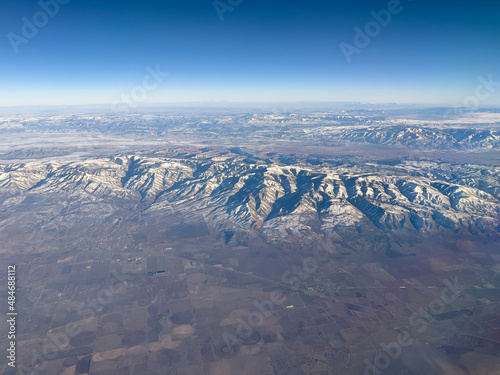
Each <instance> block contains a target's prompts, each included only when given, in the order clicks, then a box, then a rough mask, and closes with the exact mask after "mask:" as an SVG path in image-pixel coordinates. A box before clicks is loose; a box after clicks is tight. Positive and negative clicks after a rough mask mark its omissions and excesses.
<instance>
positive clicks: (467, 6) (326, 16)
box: [0, 0, 500, 105]
mask: <svg viewBox="0 0 500 375" xmlns="http://www.w3.org/2000/svg"><path fill="white" fill-rule="evenodd" d="M51 1H55V0H42V2H44V3H50V2H51ZM60 1H61V2H67V4H64V5H61V4H60V5H59V8H60V9H59V10H58V11H57V12H56V14H55V15H54V16H53V17H50V16H48V21H47V22H46V25H43V23H44V19H43V15H40V14H39V13H38V17H39V19H38V22H39V24H41V25H42V26H40V27H37V29H38V32H37V34H36V35H34V36H32V37H31V36H30V37H29V38H28V37H25V36H26V35H23V32H22V27H23V24H24V21H23V17H26V19H27V20H28V21H30V22H33V17H34V16H35V15H36V14H37V12H40V11H42V10H41V9H42V8H41V6H40V4H39V3H38V2H37V1H32V0H23V1H19V0H2V1H1V2H0V105H36V104H56V105H60V104H106V103H112V102H113V101H116V100H117V98H120V97H121V96H122V95H129V94H130V93H131V92H132V91H133V90H134V88H136V87H137V86H141V85H143V80H144V79H145V77H146V76H147V75H148V74H149V73H148V70H147V67H150V68H152V69H160V70H161V71H162V72H168V73H169V75H168V77H166V78H164V79H162V80H161V82H158V85H154V86H155V87H154V89H150V90H147V92H146V95H145V97H144V98H142V99H141V102H144V103H147V102H184V101H305V100H322V101H372V102H403V103H405V102H417V103H429V104H436V105H438V104H450V105H453V104H461V103H462V102H463V101H464V99H465V98H466V97H468V96H469V95H473V94H474V90H475V88H476V87H477V85H478V83H479V82H478V77H480V76H483V77H485V78H486V77H488V76H489V75H492V77H493V80H494V81H499V82H500V64H499V62H500V48H499V41H500V1H498V0H479V1H453V2H452V1H438V2H437V1H424V0H413V1H409V0H401V1H400V5H399V7H398V9H399V10H400V11H399V12H398V13H397V14H392V15H391V21H390V22H389V23H388V25H387V26H385V27H380V32H379V33H375V35H374V36H373V37H372V38H370V40H371V41H370V44H369V45H368V46H366V47H364V48H358V52H359V53H354V54H352V55H351V62H350V63H348V62H347V61H346V58H345V56H344V54H343V53H342V50H341V48H340V47H339V45H340V44H341V43H342V42H345V43H347V44H350V45H352V46H353V47H356V45H355V43H354V37H355V31H354V28H355V27H359V28H360V29H362V30H364V29H365V26H366V25H367V23H368V22H370V21H373V20H374V19H373V16H372V15H371V14H370V12H371V11H372V10H373V11H376V12H379V11H387V9H388V3H389V2H388V1H374V0H370V1H356V0H349V1H336V0H331V1H326V0H307V1H305V0H304V1H297V0H265V1H264V0H243V1H242V2H241V3H240V4H239V5H234V6H232V8H233V10H232V11H228V12H225V13H224V20H223V21H221V20H220V18H219V15H218V13H217V11H216V9H215V7H214V4H213V1H212V0H162V1H151V0H142V1H139V0H137V1H127V0H120V1H111V0H71V1H69V2H68V0H64V1H63V0H60ZM219 1H220V3H221V4H228V6H231V5H229V4H231V2H233V4H236V3H238V2H239V1H238V0H219ZM392 1H396V0H392ZM35 27H36V26H35ZM12 33H13V34H16V36H13V34H12ZM17 36H19V37H20V38H24V41H23V42H19V40H20V39H19V38H17ZM13 38H14V39H13ZM16 38H17V39H16ZM12 40H14V42H12ZM16 48H17V49H18V51H17V53H16V51H15V50H16ZM356 48H357V47H356ZM481 104H482V105H500V85H499V87H498V88H497V89H496V91H495V92H492V93H491V95H490V96H489V97H488V98H487V99H484V100H482V101H481Z"/></svg>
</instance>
